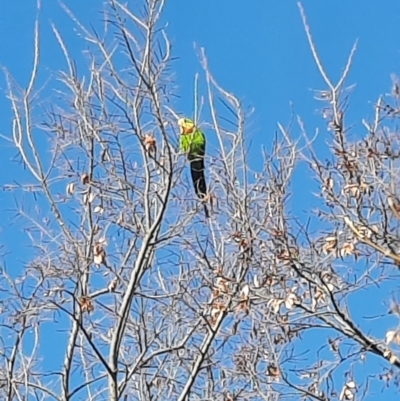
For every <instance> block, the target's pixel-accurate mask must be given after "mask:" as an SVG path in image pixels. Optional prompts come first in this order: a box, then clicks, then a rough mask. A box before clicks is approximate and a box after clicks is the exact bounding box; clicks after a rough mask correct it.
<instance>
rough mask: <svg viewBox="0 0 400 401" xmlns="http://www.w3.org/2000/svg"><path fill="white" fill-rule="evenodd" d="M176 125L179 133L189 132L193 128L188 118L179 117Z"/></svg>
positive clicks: (192, 123)
mask: <svg viewBox="0 0 400 401" xmlns="http://www.w3.org/2000/svg"><path fill="white" fill-rule="evenodd" d="M178 126H179V131H180V133H181V135H187V134H191V133H192V132H193V131H194V129H195V126H194V122H193V121H192V120H191V119H190V118H180V119H179V120H178Z"/></svg>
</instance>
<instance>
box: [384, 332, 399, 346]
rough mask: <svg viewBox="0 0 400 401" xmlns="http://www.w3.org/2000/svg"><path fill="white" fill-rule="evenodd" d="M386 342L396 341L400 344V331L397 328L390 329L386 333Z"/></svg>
mask: <svg viewBox="0 0 400 401" xmlns="http://www.w3.org/2000/svg"><path fill="white" fill-rule="evenodd" d="M385 342H386V344H388V345H389V344H390V343H392V342H393V343H395V344H397V345H400V333H399V332H398V331H396V330H389V331H388V332H387V333H386V338H385Z"/></svg>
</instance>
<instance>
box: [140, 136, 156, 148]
mask: <svg viewBox="0 0 400 401" xmlns="http://www.w3.org/2000/svg"><path fill="white" fill-rule="evenodd" d="M143 142H144V147H145V149H146V150H147V151H148V152H154V151H155V149H156V140H155V138H154V137H153V136H151V135H145V136H144V141H143Z"/></svg>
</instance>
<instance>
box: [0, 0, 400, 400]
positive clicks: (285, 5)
mask: <svg viewBox="0 0 400 401" xmlns="http://www.w3.org/2000/svg"><path fill="white" fill-rule="evenodd" d="M129 3H130V4H132V8H133V10H134V11H135V8H136V7H137V5H136V2H135V1H130V2H129ZM65 4H66V5H67V6H68V7H70V8H71V9H72V10H73V12H74V13H75V14H76V16H77V17H78V18H79V19H80V20H81V22H83V23H84V24H85V25H88V24H89V23H92V24H93V25H94V26H95V27H96V28H98V29H101V23H99V22H98V21H99V19H100V18H101V14H100V13H99V11H100V10H101V9H102V1H100V0H97V1H94V0H85V1H74V0H68V1H66V2H65ZM303 6H304V8H305V12H306V15H307V18H308V22H309V24H310V27H311V31H312V34H313V37H314V41H315V43H316V46H317V49H318V51H319V54H320V56H321V59H322V61H323V63H324V66H325V67H326V70H327V72H328V74H329V76H330V77H331V78H332V79H334V80H336V79H338V77H339V76H340V73H341V71H342V69H343V68H344V66H345V63H346V60H347V57H348V55H349V52H350V50H351V48H352V46H353V44H354V42H355V40H356V39H358V40H359V43H358V50H357V53H356V55H355V58H354V63H353V66H352V69H351V73H350V75H349V79H348V81H347V83H348V84H353V83H355V84H356V88H355V90H354V92H353V94H352V96H351V102H350V111H349V114H348V120H347V124H350V125H351V124H353V123H357V124H358V125H357V127H356V128H354V131H353V133H355V134H360V133H363V129H362V128H361V125H360V121H361V118H367V119H368V118H371V117H372V115H373V103H374V102H375V101H376V100H377V98H378V96H379V95H380V94H382V93H387V92H390V89H391V79H390V74H392V73H396V72H399V70H400V68H399V67H400V52H399V51H400V30H399V26H400V2H399V1H397V0H391V1H388V0H380V1H373V0H357V1H356V0H354V1H347V0H341V1H338V0H323V1H322V0H319V1H318V0H305V1H303ZM35 15H36V1H34V0H12V1H3V2H1V12H0V38H1V40H0V63H1V64H2V65H3V66H5V67H7V68H8V69H9V71H10V72H11V73H12V75H13V76H14V78H15V79H16V80H17V82H18V83H20V84H21V85H25V84H26V83H27V82H28V79H29V73H30V71H31V66H32V55H33V50H32V49H33V25H34V18H35ZM40 21H41V47H42V52H41V61H40V62H41V70H40V75H39V83H40V82H45V80H46V79H47V78H48V76H49V75H51V74H53V73H54V72H55V71H57V70H58V69H59V68H65V63H64V59H63V56H62V53H61V51H60V49H59V47H58V44H57V42H56V39H55V37H54V35H53V33H52V31H51V27H50V22H54V23H55V24H56V25H57V27H58V28H59V30H60V32H61V33H62V35H63V37H64V38H65V39H66V43H67V46H68V47H69V50H70V52H71V54H73V55H74V57H75V58H76V60H77V61H78V64H79V62H81V61H82V60H83V57H82V54H81V51H82V50H83V49H84V48H85V45H84V43H83V42H82V41H81V39H79V38H78V37H77V36H76V33H75V31H74V25H73V23H72V21H71V20H70V19H69V17H68V16H67V15H66V14H65V13H64V11H63V10H62V9H61V7H60V6H59V4H58V2H57V1H54V0H43V4H42V11H41V17H40ZM163 22H165V23H168V29H167V32H168V34H169V37H170V39H171V41H172V44H173V56H175V57H178V59H177V60H176V61H174V62H173V65H172V66H173V70H174V71H175V73H176V79H177V84H178V86H179V94H180V99H179V101H178V106H179V108H180V110H179V111H181V112H184V113H187V114H191V113H192V112H193V77H194V74H195V73H196V72H201V68H200V65H199V62H198V59H197V57H196V53H195V50H194V43H196V44H197V45H198V46H199V47H205V48H206V52H207V56H208V59H209V65H210V68H211V71H212V73H213V74H214V76H215V78H216V79H217V80H218V81H219V83H220V84H221V85H222V86H223V87H224V88H226V89H228V90H229V91H231V92H233V93H235V94H236V95H237V96H238V97H239V98H240V99H241V100H243V102H244V104H246V105H249V106H254V107H255V109H256V112H255V114H254V115H253V117H252V120H251V122H250V123H251V124H250V125H249V126H250V130H249V138H251V140H252V153H251V154H252V155H254V158H257V157H258V155H259V153H258V152H259V150H260V147H261V145H266V146H269V145H270V144H271V139H272V137H273V135H274V133H275V131H276V130H277V122H278V121H279V122H281V123H282V124H283V125H286V124H287V123H289V121H290V119H291V116H292V110H291V105H290V103H291V102H293V104H294V107H295V111H296V113H297V114H299V115H300V116H301V117H302V119H303V121H304V122H305V126H306V128H307V130H308V133H309V135H310V136H312V134H313V133H314V130H315V128H316V127H320V128H323V127H324V124H325V123H324V122H323V121H322V118H321V117H320V115H319V112H318V109H319V108H320V107H321V103H319V102H317V101H316V100H315V99H314V98H313V92H312V89H325V86H324V83H323V81H322V79H321V77H320V75H319V73H318V71H317V68H316V66H315V63H314V61H313V58H312V56H311V52H310V49H309V46H308V42H307V39H306V35H305V32H304V29H303V26H302V22H301V18H300V14H299V10H298V7H297V4H296V1H293V0H280V1H278V0H275V1H273V0H251V1H249V0H248V1H244V0H167V1H166V9H165V13H164V15H163ZM50 89H51V88H48V89H47V90H46V91H45V92H44V96H51V90H50ZM0 91H1V96H0V116H1V119H0V133H1V134H3V135H6V136H9V135H10V129H11V114H10V108H9V102H8V100H7V99H6V98H5V96H4V95H5V81H4V79H3V78H2V77H1V78H0ZM293 134H294V136H297V135H299V132H298V130H297V129H295V130H294V132H293ZM324 135H326V134H325V133H322V134H321V136H322V140H321V141H320V142H319V143H320V146H321V148H320V149H319V150H320V151H321V152H323V151H324V149H323V148H322V147H323V146H324V145H323V144H324V139H325V138H324V137H323V136H324ZM0 152H1V154H2V158H1V168H0V185H4V183H8V182H10V180H16V181H18V182H26V181H29V180H30V177H29V175H27V173H26V172H25V171H24V170H23V169H22V168H21V166H19V165H18V164H17V163H16V162H15V161H13V160H12V158H13V156H14V155H15V153H16V152H15V151H14V150H13V149H12V148H11V147H10V146H9V145H8V144H7V143H6V142H4V141H3V142H1V143H0ZM300 171H301V172H302V173H300V174H299V173H298V174H296V176H295V178H296V180H295V182H294V183H293V188H292V189H293V191H294V193H296V192H297V195H296V197H295V199H296V201H295V202H293V207H294V210H295V211H296V213H298V214H301V213H302V211H303V210H306V209H308V208H309V204H310V201H311V200H310V198H309V197H308V196H306V191H304V186H305V185H307V184H310V181H309V178H306V177H305V175H304V171H303V170H300ZM13 206H14V199H13V197H12V196H11V195H10V193H5V192H0V208H1V216H0V229H1V231H0V235H1V237H0V238H1V242H2V243H3V244H4V246H5V249H6V250H8V251H11V253H10V254H9V255H8V256H7V257H6V260H7V263H8V267H9V268H10V269H11V270H13V271H14V272H15V273H17V271H18V270H19V269H20V268H21V266H22V262H24V261H27V260H28V259H29V251H27V252H25V250H24V251H23V252H22V251H21V250H22V249H25V248H24V247H25V246H26V245H27V244H28V241H27V238H26V237H25V236H22V235H21V234H20V232H19V230H20V226H18V225H13V226H10V221H9V218H10V217H11V215H12V213H9V212H6V210H8V209H10V208H12V207H13ZM33 207H34V206H33V205H32V209H33ZM361 299H362V300H364V301H366V300H367V299H368V298H367V297H365V298H361ZM381 307H382V302H381V300H380V299H379V300H378V301H377V302H376V303H371V302H368V303H366V302H364V305H362V304H361V303H360V302H357V303H355V305H354V308H353V310H352V311H353V313H354V314H356V315H357V316H358V317H360V316H361V315H362V314H364V312H365V311H368V312H369V313H368V314H369V315H371V314H373V313H375V312H378V311H381V312H382V309H381ZM393 323H394V321H393ZM384 332H385V329H384V328H380V329H379V332H378V334H379V335H380V336H384ZM49 351H50V350H49ZM51 352H54V350H52V351H51ZM385 395H386V397H385V399H386V400H389V401H390V400H395V399H396V397H395V396H394V395H393V397H392V398H390V393H389V392H387V393H385ZM378 397H379V396H378ZM367 399H368V400H373V399H375V398H374V397H370V398H367Z"/></svg>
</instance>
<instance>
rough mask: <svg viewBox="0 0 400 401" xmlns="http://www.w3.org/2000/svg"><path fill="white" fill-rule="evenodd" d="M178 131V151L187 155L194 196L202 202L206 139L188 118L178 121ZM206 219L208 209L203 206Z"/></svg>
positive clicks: (205, 190)
mask: <svg viewBox="0 0 400 401" xmlns="http://www.w3.org/2000/svg"><path fill="white" fill-rule="evenodd" d="M178 126H179V130H180V141H179V143H180V149H181V151H182V152H185V153H186V154H187V158H188V160H189V162H190V174H191V176H192V181H193V185H194V190H195V192H196V195H197V196H198V197H199V198H200V199H201V200H202V201H203V202H204V201H205V200H206V198H207V184H206V178H205V175H204V171H205V167H204V156H205V153H206V137H205V135H204V133H203V132H202V131H201V130H200V129H199V128H197V127H196V126H195V124H194V122H193V121H192V120H191V119H189V118H180V119H179V120H178ZM204 211H205V214H206V217H207V218H208V217H209V213H208V208H207V206H206V205H205V204H204Z"/></svg>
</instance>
